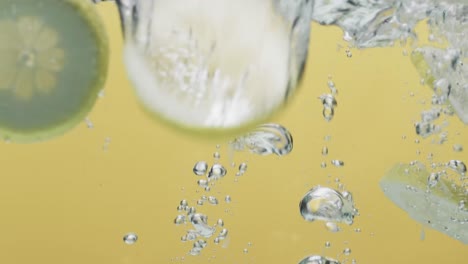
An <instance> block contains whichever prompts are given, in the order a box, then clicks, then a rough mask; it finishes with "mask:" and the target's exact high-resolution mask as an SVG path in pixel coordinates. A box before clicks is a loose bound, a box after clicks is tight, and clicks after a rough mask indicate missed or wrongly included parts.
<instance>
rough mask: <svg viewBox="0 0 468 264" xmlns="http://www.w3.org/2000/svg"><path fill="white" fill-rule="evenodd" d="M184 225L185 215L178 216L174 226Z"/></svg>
mask: <svg viewBox="0 0 468 264" xmlns="http://www.w3.org/2000/svg"><path fill="white" fill-rule="evenodd" d="M183 223H185V215H178V216H177V217H176V218H175V219H174V224H176V225H180V224H183Z"/></svg>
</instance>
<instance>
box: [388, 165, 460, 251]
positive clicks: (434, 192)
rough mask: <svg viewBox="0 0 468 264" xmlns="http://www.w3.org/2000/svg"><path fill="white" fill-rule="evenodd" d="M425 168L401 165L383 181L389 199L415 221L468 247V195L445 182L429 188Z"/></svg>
mask: <svg viewBox="0 0 468 264" xmlns="http://www.w3.org/2000/svg"><path fill="white" fill-rule="evenodd" d="M429 176H430V173H429V172H428V171H427V170H426V169H425V168H424V165H422V164H420V163H416V164H415V165H407V164H397V165H395V166H394V167H393V168H392V169H391V170H390V171H389V172H388V173H387V174H386V175H385V176H384V177H383V178H382V180H381V181H380V187H381V188H382V190H383V192H384V193H385V195H386V196H387V197H388V198H389V199H390V200H391V201H392V202H394V203H395V204H396V205H397V206H398V207H400V208H401V209H403V210H404V211H406V212H407V213H408V214H409V215H410V216H411V218H413V219H415V220H416V221H418V222H420V223H422V224H424V225H427V226H429V227H431V228H433V229H435V230H438V231H440V232H442V233H444V234H447V235H449V236H451V237H453V238H455V239H457V240H460V241H461V242H463V243H464V244H468V228H467V225H468V205H467V207H465V203H467V202H468V192H467V190H465V189H464V187H460V186H457V185H456V184H452V183H449V182H448V181H447V180H446V179H445V178H441V179H439V180H438V182H437V183H436V184H435V183H432V184H431V185H430V187H429V186H428V179H430V180H433V179H432V178H429Z"/></svg>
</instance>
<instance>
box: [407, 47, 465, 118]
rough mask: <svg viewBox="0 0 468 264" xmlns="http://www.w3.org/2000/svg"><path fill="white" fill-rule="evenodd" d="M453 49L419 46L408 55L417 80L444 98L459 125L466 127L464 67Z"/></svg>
mask: <svg viewBox="0 0 468 264" xmlns="http://www.w3.org/2000/svg"><path fill="white" fill-rule="evenodd" d="M463 60H466V58H465V57H463V55H462V53H461V52H460V51H459V50H457V49H449V48H447V49H440V48H434V47H422V48H417V49H415V50H414V51H413V52H412V54H411V61H412V63H413V65H414V66H415V67H416V69H417V71H418V73H419V75H420V76H421V78H423V79H424V81H425V83H426V84H427V85H428V86H430V87H431V88H432V89H433V90H434V91H435V93H436V95H438V96H440V95H442V96H443V97H446V98H447V99H448V101H449V102H450V105H451V106H452V107H453V109H454V110H455V112H456V114H457V115H458V117H459V118H460V120H461V121H462V122H464V123H465V124H468V85H467V84H466V80H467V79H468V67H467V66H466V65H465V63H463Z"/></svg>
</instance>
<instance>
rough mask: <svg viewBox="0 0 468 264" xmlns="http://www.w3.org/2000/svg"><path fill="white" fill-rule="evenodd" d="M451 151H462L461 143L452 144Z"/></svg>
mask: <svg viewBox="0 0 468 264" xmlns="http://www.w3.org/2000/svg"><path fill="white" fill-rule="evenodd" d="M453 151H455V152H462V151H463V145H461V144H454V145H453Z"/></svg>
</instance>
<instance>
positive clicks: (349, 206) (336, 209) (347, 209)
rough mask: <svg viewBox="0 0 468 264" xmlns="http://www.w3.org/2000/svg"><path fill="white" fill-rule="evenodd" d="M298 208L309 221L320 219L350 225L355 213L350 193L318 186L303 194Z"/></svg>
mask: <svg viewBox="0 0 468 264" xmlns="http://www.w3.org/2000/svg"><path fill="white" fill-rule="evenodd" d="M299 208H300V213H301V215H302V217H303V218H304V219H305V220H307V221H311V222H312V221H315V220H321V221H327V222H344V223H346V224H348V225H351V224H353V221H354V217H355V216H356V214H357V209H356V208H354V201H353V198H352V196H351V194H349V193H348V192H346V193H341V192H339V191H336V190H333V189H330V188H327V187H320V186H317V187H314V188H312V189H311V190H310V191H309V192H307V193H306V194H305V195H304V197H303V198H302V200H301V202H300V204H299Z"/></svg>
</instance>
